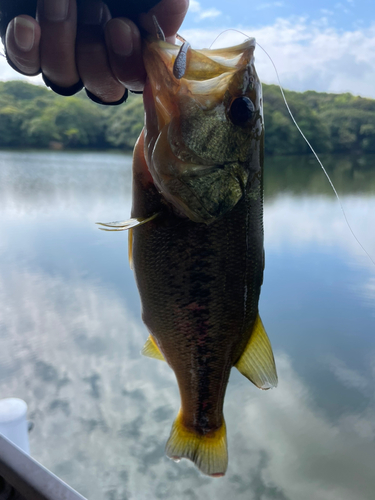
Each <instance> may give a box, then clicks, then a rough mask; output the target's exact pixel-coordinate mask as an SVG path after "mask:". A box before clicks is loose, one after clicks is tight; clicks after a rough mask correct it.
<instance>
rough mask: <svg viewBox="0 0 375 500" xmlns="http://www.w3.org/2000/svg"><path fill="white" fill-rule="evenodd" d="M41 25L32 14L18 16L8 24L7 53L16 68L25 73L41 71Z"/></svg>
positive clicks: (30, 73)
mask: <svg viewBox="0 0 375 500" xmlns="http://www.w3.org/2000/svg"><path fill="white" fill-rule="evenodd" d="M39 42H40V27H39V24H38V23H37V22H36V21H35V19H33V18H32V17H30V16H23V15H22V16H17V17H15V18H14V19H13V20H12V21H11V22H10V23H9V25H8V28H7V32H6V37H5V45H6V53H7V56H8V58H9V60H10V62H11V63H12V64H13V67H14V69H16V70H17V71H19V72H20V73H24V74H25V75H35V74H37V73H39V72H40V59H39Z"/></svg>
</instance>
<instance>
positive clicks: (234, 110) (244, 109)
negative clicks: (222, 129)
mask: <svg viewBox="0 0 375 500" xmlns="http://www.w3.org/2000/svg"><path fill="white" fill-rule="evenodd" d="M254 111H255V107H254V104H253V103H252V102H251V100H250V99H249V98H248V97H237V98H236V99H234V100H233V101H232V103H231V105H230V110H229V117H230V119H231V122H232V123H233V125H239V126H242V127H243V126H244V125H247V124H248V123H250V122H251V120H252V118H253V115H254Z"/></svg>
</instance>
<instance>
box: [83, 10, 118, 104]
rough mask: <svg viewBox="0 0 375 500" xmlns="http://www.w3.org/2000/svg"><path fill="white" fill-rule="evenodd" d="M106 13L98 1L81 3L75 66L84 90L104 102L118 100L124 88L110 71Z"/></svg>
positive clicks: (107, 14)
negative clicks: (106, 42) (105, 28)
mask: <svg viewBox="0 0 375 500" xmlns="http://www.w3.org/2000/svg"><path fill="white" fill-rule="evenodd" d="M108 16H109V11H108V9H107V8H106V6H105V4H104V3H103V2H101V1H99V0H91V1H90V2H84V3H83V4H82V7H80V11H79V25H78V32H77V49H76V56H77V67H78V71H79V74H80V76H81V78H82V81H83V84H84V86H85V87H86V89H87V90H88V91H89V92H91V94H93V95H94V96H96V97H97V98H98V100H99V101H102V102H104V103H113V102H117V101H119V100H121V99H122V98H123V96H124V93H125V88H124V86H123V85H122V84H121V83H120V82H119V81H118V80H117V78H116V77H115V75H114V74H113V72H112V69H111V66H110V63H109V60H108V56H107V49H106V44H105V38H104V30H103V26H104V24H105V23H106V21H107V17H108Z"/></svg>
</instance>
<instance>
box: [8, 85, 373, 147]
mask: <svg viewBox="0 0 375 500" xmlns="http://www.w3.org/2000/svg"><path fill="white" fill-rule="evenodd" d="M263 91H264V92H263V93H264V117H265V125H266V140H265V148H266V153H267V154H268V155H290V154H293V155H296V154H305V153H307V152H308V151H309V149H308V146H307V144H306V143H305V141H304V140H303V138H302V137H301V135H300V133H299V132H298V130H297V129H296V127H295V125H294V124H293V122H292V120H291V118H290V116H289V114H288V112H287V109H286V107H285V104H284V101H283V99H282V96H281V93H280V90H279V88H278V87H276V86H275V85H264V86H263ZM285 95H286V98H287V100H288V103H289V106H290V109H291V110H292V112H293V114H294V116H295V118H296V120H297V122H298V123H299V125H300V127H301V129H302V130H303V132H304V134H305V135H306V137H307V138H308V140H309V141H310V142H311V144H312V146H313V147H314V149H315V150H316V151H317V152H318V153H336V152H340V153H345V154H347V153H362V152H366V153H370V152H372V153H373V152H375V100H372V99H364V98H361V97H355V96H352V95H351V94H348V93H346V94H327V93H318V92H314V91H308V92H304V93H298V92H290V91H286V92H285ZM143 119H144V116H143V104H142V97H141V96H134V95H130V97H129V99H128V102H127V103H126V104H124V105H121V106H115V107H111V106H109V107H107V106H100V105H98V104H95V103H93V102H91V101H90V100H89V99H88V98H87V97H86V96H85V94H84V93H83V92H81V93H80V94H78V95H77V96H74V97H61V96H58V95H56V94H54V93H53V92H52V91H50V90H49V89H47V88H45V87H42V86H38V85H31V84H28V83H26V82H22V81H14V82H0V147H11V148H15V147H25V148H48V147H51V146H52V145H53V146H54V147H56V145H59V146H60V147H63V148H121V149H127V150H131V149H132V148H133V147H134V144H135V141H136V139H137V137H138V135H139V133H140V132H141V130H142V127H143Z"/></svg>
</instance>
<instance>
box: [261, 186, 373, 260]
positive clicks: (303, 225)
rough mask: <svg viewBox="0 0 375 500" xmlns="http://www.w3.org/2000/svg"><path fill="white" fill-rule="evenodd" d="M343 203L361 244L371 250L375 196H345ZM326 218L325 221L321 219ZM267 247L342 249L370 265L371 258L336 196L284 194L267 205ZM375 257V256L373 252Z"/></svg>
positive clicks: (274, 248) (267, 202) (342, 198)
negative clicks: (316, 245)
mask: <svg viewBox="0 0 375 500" xmlns="http://www.w3.org/2000/svg"><path fill="white" fill-rule="evenodd" d="M341 202H342V204H343V206H344V208H345V212H346V214H347V217H348V219H349V221H350V224H351V227H352V229H353V231H354V233H355V234H356V235H357V237H358V239H359V240H360V241H361V243H362V245H363V246H364V247H365V248H366V249H368V251H369V252H370V254H371V253H373V252H372V250H373V249H374V248H375V233H374V232H373V231H369V227H372V226H373V214H374V213H375V197H374V196H368V197H365V196H360V197H356V196H354V195H352V196H342V197H341ZM322 221H324V222H322ZM265 228H266V233H265V234H266V248H272V249H273V250H276V251H277V248H278V247H284V248H285V247H286V246H287V247H291V248H292V247H293V248H294V249H298V248H306V247H309V246H311V244H314V243H318V244H319V245H321V246H323V247H326V248H329V247H332V248H339V249H340V250H341V251H343V252H344V253H345V254H349V255H350V256H353V257H355V258H356V261H357V262H358V263H361V264H362V265H364V266H366V267H367V266H370V269H372V270H373V266H371V265H370V264H371V263H370V261H369V260H368V257H367V256H366V255H365V254H364V252H363V250H362V249H361V247H360V246H359V245H358V243H357V242H356V240H355V238H353V236H352V234H351V233H350V230H349V228H348V226H347V224H346V222H345V218H344V216H343V214H342V211H341V209H340V206H339V204H338V202H337V200H336V199H335V198H333V197H332V198H329V197H324V196H292V195H289V194H281V195H279V196H277V197H276V198H275V199H273V200H270V201H267V200H266V205H265ZM372 257H373V258H375V255H372Z"/></svg>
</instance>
